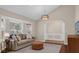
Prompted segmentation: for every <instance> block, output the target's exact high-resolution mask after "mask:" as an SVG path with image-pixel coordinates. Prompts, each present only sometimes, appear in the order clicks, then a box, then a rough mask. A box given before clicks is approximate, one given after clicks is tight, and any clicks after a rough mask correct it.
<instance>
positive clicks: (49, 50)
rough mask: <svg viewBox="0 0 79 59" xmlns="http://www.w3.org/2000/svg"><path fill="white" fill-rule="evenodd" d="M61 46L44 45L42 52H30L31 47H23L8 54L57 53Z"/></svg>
mask: <svg viewBox="0 0 79 59" xmlns="http://www.w3.org/2000/svg"><path fill="white" fill-rule="evenodd" d="M60 49H61V45H57V44H48V43H45V44H44V49H42V50H32V46H28V47H25V48H23V49H20V50H18V51H11V52H9V53H59V52H60Z"/></svg>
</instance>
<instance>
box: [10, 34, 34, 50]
mask: <svg viewBox="0 0 79 59" xmlns="http://www.w3.org/2000/svg"><path fill="white" fill-rule="evenodd" d="M18 36H19V37H18V38H15V39H10V42H9V48H10V49H11V50H18V49H21V48H24V47H26V46H29V45H31V44H32V42H33V41H34V40H35V39H32V38H25V37H26V35H25V34H20V35H18Z"/></svg>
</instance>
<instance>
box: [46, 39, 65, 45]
mask: <svg viewBox="0 0 79 59" xmlns="http://www.w3.org/2000/svg"><path fill="white" fill-rule="evenodd" d="M45 42H46V43H50V44H59V45H64V41H58V40H46V41H45Z"/></svg>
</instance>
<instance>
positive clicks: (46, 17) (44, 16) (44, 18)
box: [41, 8, 48, 21]
mask: <svg viewBox="0 0 79 59" xmlns="http://www.w3.org/2000/svg"><path fill="white" fill-rule="evenodd" d="M45 13H46V10H45V8H44V15H43V16H41V19H42V20H44V21H47V20H48V15H46V14H45Z"/></svg>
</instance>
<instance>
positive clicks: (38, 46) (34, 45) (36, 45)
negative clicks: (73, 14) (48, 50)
mask: <svg viewBox="0 0 79 59" xmlns="http://www.w3.org/2000/svg"><path fill="white" fill-rule="evenodd" d="M32 49H33V50H41V49H43V42H41V41H34V42H33V43H32Z"/></svg>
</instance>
